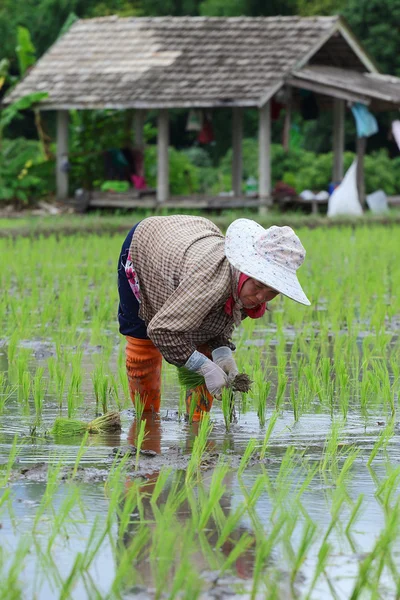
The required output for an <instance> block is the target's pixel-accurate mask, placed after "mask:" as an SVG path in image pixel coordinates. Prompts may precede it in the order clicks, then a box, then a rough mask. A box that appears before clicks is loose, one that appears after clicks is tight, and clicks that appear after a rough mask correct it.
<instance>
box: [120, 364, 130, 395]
mask: <svg viewBox="0 0 400 600" xmlns="http://www.w3.org/2000/svg"><path fill="white" fill-rule="evenodd" d="M118 379H119V383H120V384H121V388H122V391H123V394H124V398H125V402H127V403H129V402H130V400H131V396H130V393H129V382H128V377H127V374H126V365H125V363H124V364H122V365H118Z"/></svg>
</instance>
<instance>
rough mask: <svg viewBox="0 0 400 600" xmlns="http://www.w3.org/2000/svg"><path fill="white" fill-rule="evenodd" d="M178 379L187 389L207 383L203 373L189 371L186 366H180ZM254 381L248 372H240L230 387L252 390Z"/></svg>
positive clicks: (237, 390) (237, 389) (244, 390)
mask: <svg viewBox="0 0 400 600" xmlns="http://www.w3.org/2000/svg"><path fill="white" fill-rule="evenodd" d="M177 371H178V380H179V384H180V385H181V386H182V387H183V388H185V389H187V390H191V389H194V388H196V387H199V386H201V385H204V384H205V381H204V377H203V375H200V374H199V373H194V372H193V371H189V369H187V368H186V367H178V368H177ZM251 384H252V381H251V379H250V377H249V376H248V375H246V373H239V374H238V375H237V376H236V377H235V379H234V380H233V381H232V383H231V384H230V386H229V387H230V389H232V390H233V391H234V392H242V393H247V392H249V391H250V388H251Z"/></svg>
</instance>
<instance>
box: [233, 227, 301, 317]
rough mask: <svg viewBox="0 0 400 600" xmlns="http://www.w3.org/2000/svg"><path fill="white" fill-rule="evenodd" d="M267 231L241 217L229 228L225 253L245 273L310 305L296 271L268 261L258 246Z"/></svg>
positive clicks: (285, 294)
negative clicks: (256, 244)
mask: <svg viewBox="0 0 400 600" xmlns="http://www.w3.org/2000/svg"><path fill="white" fill-rule="evenodd" d="M264 232H265V229H264V227H262V226H261V225H259V224H258V223H256V222H255V221H252V220H251V219H237V220H236V221H234V222H233V223H232V224H231V225H230V226H229V227H228V229H227V232H226V238H225V256H226V258H227V259H228V260H229V262H230V263H231V264H232V265H233V266H234V267H235V268H236V269H238V270H239V271H240V272H241V273H244V274H245V275H248V276H249V277H252V278H253V279H256V280H257V281H260V282H261V283H263V284H264V285H267V286H269V287H272V288H273V289H274V290H277V291H278V292H279V293H280V294H283V295H284V296H287V297H288V298H290V299H291V300H294V301H295V302H299V304H304V305H305V306H310V304H311V302H310V301H309V299H308V298H307V296H306V295H305V293H304V291H303V288H302V287H301V285H300V282H299V280H298V279H297V275H296V273H295V272H293V271H290V270H289V269H286V268H285V267H283V266H280V265H278V264H276V263H267V262H266V261H265V260H263V259H262V258H261V257H260V255H259V254H258V253H257V251H256V249H255V242H256V240H257V239H258V238H259V236H260V235H261V234H262V233H264Z"/></svg>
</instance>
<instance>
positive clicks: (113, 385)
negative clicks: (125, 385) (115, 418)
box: [109, 374, 123, 411]
mask: <svg viewBox="0 0 400 600" xmlns="http://www.w3.org/2000/svg"><path fill="white" fill-rule="evenodd" d="M109 380H110V395H111V396H112V397H113V399H114V402H115V406H116V407H117V409H118V410H119V411H121V410H122V408H123V402H121V398H120V394H119V386H118V381H117V379H116V377H115V375H113V374H111V375H110V376H109Z"/></svg>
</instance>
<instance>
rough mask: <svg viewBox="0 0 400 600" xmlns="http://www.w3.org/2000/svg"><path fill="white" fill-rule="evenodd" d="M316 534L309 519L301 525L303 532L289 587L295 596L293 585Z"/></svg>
mask: <svg viewBox="0 0 400 600" xmlns="http://www.w3.org/2000/svg"><path fill="white" fill-rule="evenodd" d="M316 532H317V526H316V525H315V523H314V522H313V521H312V520H311V519H307V520H306V522H305V523H304V525H303V532H302V536H301V538H300V543H299V546H298V549H297V553H296V555H295V557H294V561H293V566H292V571H291V574H290V585H291V588H292V593H293V594H295V589H294V584H295V581H296V578H297V576H298V574H299V571H300V568H301V566H302V565H303V563H304V561H305V560H306V558H307V554H308V552H309V550H310V548H311V546H312V544H313V541H314V538H315V534H316Z"/></svg>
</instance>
